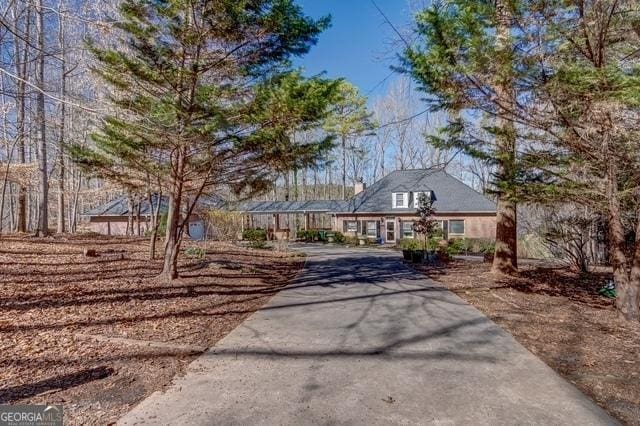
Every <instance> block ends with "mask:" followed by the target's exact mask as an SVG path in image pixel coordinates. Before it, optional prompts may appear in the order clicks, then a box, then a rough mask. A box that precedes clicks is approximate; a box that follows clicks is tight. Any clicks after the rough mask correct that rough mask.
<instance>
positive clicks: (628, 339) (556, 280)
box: [422, 261, 640, 424]
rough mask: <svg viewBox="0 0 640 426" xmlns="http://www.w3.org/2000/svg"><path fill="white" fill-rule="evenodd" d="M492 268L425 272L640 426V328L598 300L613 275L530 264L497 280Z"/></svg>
mask: <svg viewBox="0 0 640 426" xmlns="http://www.w3.org/2000/svg"><path fill="white" fill-rule="evenodd" d="M489 269H490V265H488V264H483V263H478V262H464V261H454V262H452V263H451V264H450V265H448V266H447V267H446V268H438V269H434V268H422V271H423V272H424V273H425V274H427V275H428V276H429V277H431V278H433V279H434V280H436V281H439V282H441V283H443V284H444V285H446V286H447V287H448V288H449V289H451V290H452V291H453V292H455V293H457V294H458V295H459V296H460V297H462V298H463V299H465V300H466V301H468V302H469V303H471V304H472V305H474V306H475V307H477V308H478V309H479V310H481V311H482V312H483V313H485V314H486V315H487V316H488V317H490V318H491V319H492V320H494V321H495V322H496V323H498V324H499V325H500V326H501V327H503V328H504V329H506V330H507V331H509V332H510V333H511V334H512V335H513V336H514V337H515V338H516V339H517V340H518V341H519V342H520V343H521V344H522V345H524V346H525V347H526V348H527V349H529V350H530V351H531V352H533V353H535V354H536V355H537V356H539V357H540V358H541V359H542V360H543V361H545V362H546V363H547V364H548V365H549V366H551V367H552V368H554V369H555V370H556V371H557V372H559V373H560V374H562V375H563V376H564V377H566V378H567V379H568V380H570V381H572V382H573V383H574V384H575V385H576V386H577V387H578V388H580V389H581V390H582V391H583V392H584V393H586V394H588V395H590V396H591V397H592V398H593V399H594V400H595V401H596V402H598V403H599V404H600V405H601V406H602V407H603V408H605V409H606V410H608V411H609V412H610V413H611V414H612V415H614V416H615V417H617V418H618V419H620V420H622V421H623V422H625V423H628V424H637V422H638V419H639V418H640V417H638V415H639V414H640V378H639V376H640V323H633V322H625V321H622V320H620V319H619V318H618V317H617V314H616V312H615V310H614V308H613V303H612V301H611V300H609V299H605V298H603V297H601V296H599V295H598V289H599V287H600V286H601V285H602V282H603V281H604V280H605V279H606V278H608V277H609V276H610V272H609V271H607V270H604V269H601V270H598V271H596V272H595V273H594V274H592V275H590V276H579V275H577V274H575V273H573V272H571V271H568V270H566V269H563V268H558V267H550V266H548V265H544V264H525V265H522V266H521V271H520V274H519V276H517V277H495V276H493V275H491V273H490V271H489Z"/></svg>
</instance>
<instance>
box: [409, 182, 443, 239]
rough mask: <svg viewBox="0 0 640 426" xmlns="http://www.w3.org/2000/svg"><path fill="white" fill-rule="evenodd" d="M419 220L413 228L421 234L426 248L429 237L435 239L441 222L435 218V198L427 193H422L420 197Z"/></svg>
mask: <svg viewBox="0 0 640 426" xmlns="http://www.w3.org/2000/svg"><path fill="white" fill-rule="evenodd" d="M417 213H418V220H417V221H416V222H414V224H413V230H414V232H415V233H416V234H418V235H421V236H422V238H423V240H424V246H425V249H426V245H427V241H426V240H428V239H433V238H434V237H435V234H436V232H437V231H438V224H439V222H438V221H437V220H436V219H435V217H434V216H435V209H434V208H433V200H432V199H431V197H430V196H427V195H426V194H425V193H420V195H419V197H418V209H417Z"/></svg>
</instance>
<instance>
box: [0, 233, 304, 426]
mask: <svg viewBox="0 0 640 426" xmlns="http://www.w3.org/2000/svg"><path fill="white" fill-rule="evenodd" d="M193 244H194V245H195V244H196V243H193ZM204 248H206V253H207V254H206V257H205V258H204V259H199V260H193V259H182V260H181V263H180V271H181V278H180V279H178V280H176V281H175V282H171V283H163V282H160V281H158V280H156V278H155V277H156V276H157V274H158V273H159V272H160V270H161V266H162V265H161V261H160V260H156V261H149V260H148V259H147V249H148V247H147V241H146V240H144V239H139V238H119V237H91V238H86V237H85V238H82V237H70V236H67V238H64V239H63V238H44V239H37V238H30V237H9V238H7V237H2V239H0V337H1V339H0V364H1V365H2V366H3V368H2V371H0V403H7V402H10V403H38V402H42V403H44V402H51V403H56V402H58V403H65V420H66V423H68V424H104V423H109V422H112V421H115V420H116V419H117V418H118V417H119V416H120V415H121V414H123V413H124V412H126V411H127V410H128V409H129V408H130V407H131V405H133V404H135V403H137V402H138V401H139V400H140V399H142V398H144V397H145V396H146V395H148V394H150V393H151V392H153V391H155V390H158V389H161V388H162V387H163V386H165V385H166V384H167V383H169V382H170V380H171V379H172V377H173V376H174V375H175V374H176V373H179V372H181V371H183V369H184V367H185V366H186V365H187V364H188V363H189V361H190V360H192V359H193V357H194V353H195V352H197V351H195V352H194V351H190V350H185V348H187V349H188V348H199V349H200V348H204V347H209V346H211V345H213V344H215V342H217V341H218V340H219V339H220V338H222V337H224V336H225V335H226V334H227V333H229V332H230V331H231V330H233V329H234V328H235V327H236V326H237V325H238V324H239V323H240V322H241V321H243V320H244V318H246V317H247V316H248V315H250V314H251V313H253V312H254V311H255V310H257V309H259V308H260V306H262V305H263V304H264V303H265V302H266V301H267V300H269V298H271V297H272V296H273V295H274V294H275V293H277V291H278V290H279V289H280V288H281V287H282V286H284V285H286V284H287V282H288V281H289V280H290V279H291V278H292V277H293V276H295V274H296V273H297V272H298V271H299V270H300V268H301V267H302V263H303V260H304V259H302V258H297V257H295V258H294V257H292V256H290V255H287V254H282V253H271V252H265V251H260V252H255V251H253V250H250V249H246V248H241V247H236V246H234V245H230V244H211V245H208V246H206V247H204ZM85 249H90V250H95V254H96V256H95V257H85V256H84V252H85ZM87 335H89V336H101V337H104V338H101V337H98V338H96V339H91V338H86V336H87ZM119 339H126V340H119ZM133 342H150V343H149V344H130V343H133Z"/></svg>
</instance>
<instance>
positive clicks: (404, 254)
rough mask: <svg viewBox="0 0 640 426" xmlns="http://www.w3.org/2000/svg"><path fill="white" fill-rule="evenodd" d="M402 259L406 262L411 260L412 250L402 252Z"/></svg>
mask: <svg viewBox="0 0 640 426" xmlns="http://www.w3.org/2000/svg"><path fill="white" fill-rule="evenodd" d="M402 257H403V258H404V260H409V261H410V260H411V250H402Z"/></svg>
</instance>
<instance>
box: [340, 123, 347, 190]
mask: <svg viewBox="0 0 640 426" xmlns="http://www.w3.org/2000/svg"><path fill="white" fill-rule="evenodd" d="M341 143H342V199H343V200H346V199H347V138H346V137H345V136H344V135H343V136H342V140H341Z"/></svg>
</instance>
